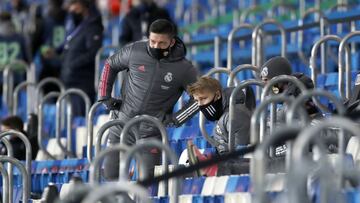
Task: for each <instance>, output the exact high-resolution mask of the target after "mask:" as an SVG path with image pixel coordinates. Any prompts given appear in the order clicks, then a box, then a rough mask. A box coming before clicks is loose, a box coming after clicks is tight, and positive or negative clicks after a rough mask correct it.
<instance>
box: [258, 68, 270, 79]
mask: <svg viewBox="0 0 360 203" xmlns="http://www.w3.org/2000/svg"><path fill="white" fill-rule="evenodd" d="M260 75H261V77H266V76H268V75H269V70H268V68H267V67H264V68H263V69H262V71H261V73H260Z"/></svg>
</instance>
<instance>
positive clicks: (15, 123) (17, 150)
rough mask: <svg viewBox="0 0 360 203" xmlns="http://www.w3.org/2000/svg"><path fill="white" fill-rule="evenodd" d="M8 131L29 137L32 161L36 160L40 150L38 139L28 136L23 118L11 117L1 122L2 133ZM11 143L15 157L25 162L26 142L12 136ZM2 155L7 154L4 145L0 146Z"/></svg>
mask: <svg viewBox="0 0 360 203" xmlns="http://www.w3.org/2000/svg"><path fill="white" fill-rule="evenodd" d="M7 130H16V131H19V132H21V133H23V134H24V135H25V136H27V137H28V139H29V141H30V144H31V151H32V159H33V160H34V159H35V158H36V155H37V152H38V150H39V146H38V143H37V137H36V136H29V135H28V133H27V132H26V131H25V130H24V123H23V121H22V120H21V118H20V117H18V116H9V117H6V118H4V119H3V120H1V131H2V132H3V131H7ZM9 141H10V143H11V146H12V147H13V152H14V157H15V158H16V159H19V160H25V158H26V157H25V155H26V149H25V144H24V142H23V141H22V140H21V139H20V138H17V137H16V138H15V137H14V136H11V137H10V140H9ZM0 154H1V155H6V154H7V151H6V148H5V146H4V145H3V144H1V146H0Z"/></svg>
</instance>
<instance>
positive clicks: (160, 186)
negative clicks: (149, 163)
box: [154, 165, 174, 197]
mask: <svg viewBox="0 0 360 203" xmlns="http://www.w3.org/2000/svg"><path fill="white" fill-rule="evenodd" d="M168 168H169V171H172V170H173V169H174V165H169V166H168ZM162 173H163V170H162V166H161V165H156V166H155V168H154V176H158V175H160V174H162ZM168 184H169V191H172V188H173V185H174V183H173V180H169V181H168ZM164 193H165V190H164V183H163V182H160V183H159V184H158V190H157V196H159V197H162V196H164Z"/></svg>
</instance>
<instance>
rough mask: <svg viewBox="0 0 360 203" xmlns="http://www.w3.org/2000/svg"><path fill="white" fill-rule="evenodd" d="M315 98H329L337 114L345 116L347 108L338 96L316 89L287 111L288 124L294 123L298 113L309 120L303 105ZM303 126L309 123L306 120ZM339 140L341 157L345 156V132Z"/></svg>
mask: <svg viewBox="0 0 360 203" xmlns="http://www.w3.org/2000/svg"><path fill="white" fill-rule="evenodd" d="M314 96H323V97H326V98H328V99H329V100H331V101H332V102H333V103H334V105H335V107H336V110H337V114H338V115H340V116H343V115H345V113H346V108H345V106H344V105H343V104H342V103H341V101H340V100H339V99H338V98H337V97H336V96H334V95H333V94H331V93H329V92H327V91H324V90H320V89H315V90H311V91H307V92H304V93H303V94H301V95H300V96H299V97H297V98H296V100H295V101H294V102H293V103H292V104H291V105H290V107H289V109H288V111H287V114H286V123H287V124H288V125H291V124H293V123H294V117H295V113H296V112H297V111H298V112H300V113H301V115H302V116H303V118H304V119H307V116H306V115H307V114H305V111H304V109H303V107H302V105H301V104H303V103H304V102H306V101H307V100H308V99H309V98H311V97H313V98H314ZM299 107H300V108H299ZM299 110H301V111H299ZM303 124H304V126H305V125H306V124H308V122H307V121H306V120H305V123H303ZM297 125H299V122H297ZM338 139H339V153H340V155H344V153H345V149H344V145H345V143H344V133H343V132H340V134H339V136H338ZM288 150H291V149H288Z"/></svg>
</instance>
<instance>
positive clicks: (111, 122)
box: [88, 119, 124, 157]
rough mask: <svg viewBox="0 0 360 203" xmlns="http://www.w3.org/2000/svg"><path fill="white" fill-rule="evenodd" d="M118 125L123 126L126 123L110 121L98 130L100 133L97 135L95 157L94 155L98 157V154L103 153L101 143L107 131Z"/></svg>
mask: <svg viewBox="0 0 360 203" xmlns="http://www.w3.org/2000/svg"><path fill="white" fill-rule="evenodd" d="M116 125H120V126H123V125H124V122H123V121H121V120H118V119H115V120H110V121H107V122H106V123H104V124H103V125H102V126H101V127H100V129H99V130H98V132H97V134H96V143H95V155H94V156H95V157H96V156H98V154H99V153H100V151H101V141H102V137H103V136H104V134H105V131H106V130H108V129H109V128H111V127H113V126H116ZM88 147H89V146H88Z"/></svg>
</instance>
